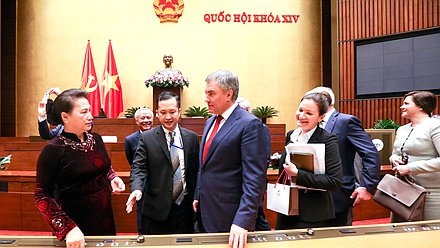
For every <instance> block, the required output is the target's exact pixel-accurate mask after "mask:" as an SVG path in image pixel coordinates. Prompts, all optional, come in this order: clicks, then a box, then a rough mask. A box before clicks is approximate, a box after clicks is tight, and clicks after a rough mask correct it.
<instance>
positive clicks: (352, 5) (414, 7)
mask: <svg viewBox="0 0 440 248" xmlns="http://www.w3.org/2000/svg"><path fill="white" fill-rule="evenodd" d="M338 11H339V13H338V31H339V35H338V43H339V109H340V111H341V112H344V113H349V114H353V115H356V116H357V117H359V119H360V120H361V121H362V122H363V125H364V128H371V127H373V125H374V122H375V121H377V120H378V119H388V118H389V119H393V120H395V121H397V122H398V123H400V124H404V123H406V120H404V119H403V118H401V117H400V109H399V107H400V105H401V103H402V101H403V97H397V98H381V99H366V100H360V99H355V90H356V89H355V82H354V76H355V74H354V71H355V68H354V63H355V57H354V41H355V40H359V39H368V38H376V37H381V36H387V35H393V34H398V33H404V32H411V31H419V30H424V29H429V28H435V27H440V0H339V1H338ZM437 100H440V97H438V98H437ZM435 113H436V114H438V113H439V106H437V109H436V111H435Z"/></svg>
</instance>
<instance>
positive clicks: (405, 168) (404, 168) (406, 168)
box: [393, 165, 411, 176]
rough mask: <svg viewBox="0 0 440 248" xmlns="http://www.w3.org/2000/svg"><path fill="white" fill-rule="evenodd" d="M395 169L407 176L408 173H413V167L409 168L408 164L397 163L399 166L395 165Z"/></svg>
mask: <svg viewBox="0 0 440 248" xmlns="http://www.w3.org/2000/svg"><path fill="white" fill-rule="evenodd" d="M393 171H394V172H397V173H398V174H399V175H401V176H405V175H408V174H409V173H411V169H410V168H409V166H408V165H397V166H394V167H393Z"/></svg>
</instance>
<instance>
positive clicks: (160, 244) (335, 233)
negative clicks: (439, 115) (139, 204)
mask: <svg viewBox="0 0 440 248" xmlns="http://www.w3.org/2000/svg"><path fill="white" fill-rule="evenodd" d="M227 240H228V234H227V233H213V234H192V235H157V236H154V235H149V236H145V242H144V243H137V242H136V236H101V237H86V242H87V247H92V246H93V247H156V248H166V247H182V246H183V247H188V248H189V247H212V248H216V247H218V248H221V247H228V245H227ZM8 241H12V242H13V243H12V244H6V242H8ZM0 242H1V243H2V244H1V246H4V247H31V246H32V247H34V248H38V247H41V248H43V247H54V246H64V245H65V244H64V242H61V243H60V242H58V241H57V240H56V239H55V238H54V237H44V236H40V237H37V236H0ZM439 243H440V221H439V220H436V221H423V222H412V223H399V224H387V225H375V226H361V227H338V228H336V227H333V228H316V229H313V234H311V233H309V234H308V233H307V230H305V229H299V230H282V231H269V232H254V233H249V235H248V244H247V247H250V248H253V247H254V248H259V247H271V248H272V247H276V248H278V247H280V248H315V247H316V248H318V247H319V248H321V247H326V248H376V247H386V248H400V247H424V248H431V247H439Z"/></svg>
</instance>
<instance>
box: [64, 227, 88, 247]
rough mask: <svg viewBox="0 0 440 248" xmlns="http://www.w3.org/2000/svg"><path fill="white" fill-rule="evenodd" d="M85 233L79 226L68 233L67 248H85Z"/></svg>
mask: <svg viewBox="0 0 440 248" xmlns="http://www.w3.org/2000/svg"><path fill="white" fill-rule="evenodd" d="M85 242H86V241H85V239H84V234H83V233H82V232H81V230H80V229H79V227H75V228H73V229H72V230H70V232H68V233H67V235H66V246H67V248H84V247H85Z"/></svg>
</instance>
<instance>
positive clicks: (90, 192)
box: [35, 89, 125, 248]
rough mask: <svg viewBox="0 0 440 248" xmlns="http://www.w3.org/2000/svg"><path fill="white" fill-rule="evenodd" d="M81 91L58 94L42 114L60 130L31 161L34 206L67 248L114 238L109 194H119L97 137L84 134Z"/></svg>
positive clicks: (88, 122)
mask: <svg viewBox="0 0 440 248" xmlns="http://www.w3.org/2000/svg"><path fill="white" fill-rule="evenodd" d="M90 111H91V109H90V104H89V101H88V100H87V92H86V91H84V90H81V89H70V90H66V91H64V92H63V93H61V94H60V95H59V96H58V97H57V98H56V99H55V101H54V104H53V109H52V110H50V111H49V112H48V115H50V117H51V118H48V119H49V120H50V121H51V122H53V123H51V124H54V125H57V124H63V125H64V131H63V132H62V134H61V135H60V136H58V137H55V138H54V139H52V140H51V141H50V142H49V143H48V144H47V145H46V146H45V147H44V149H43V151H42V152H41V154H40V157H39V158H38V162H37V182H36V188H35V203H36V206H37V208H38V209H39V210H40V212H41V214H42V215H43V218H44V219H45V221H46V222H47V223H48V224H49V226H50V227H51V229H52V231H53V233H54V235H55V236H56V237H57V238H58V239H59V240H63V239H65V240H66V244H67V247H68V248H77V247H78V248H79V247H84V235H115V234H116V230H115V223H114V219H113V210H112V205H111V193H112V192H113V193H120V192H123V191H124V190H125V185H124V182H123V181H122V180H121V178H119V177H117V176H116V173H115V171H114V170H113V168H112V166H111V162H110V158H109V156H108V154H107V150H106V149H105V146H104V143H103V141H102V139H101V136H99V135H97V134H94V133H90V132H89V131H90V129H91V127H92V120H93V117H92V114H91V112H90Z"/></svg>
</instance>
